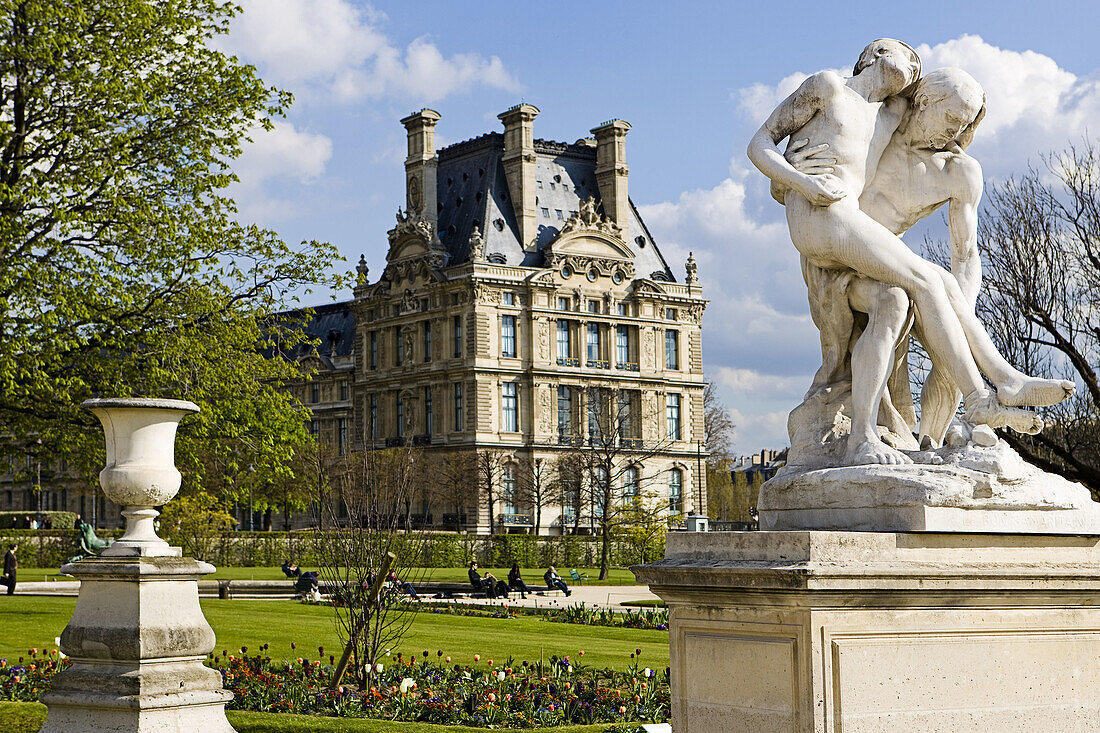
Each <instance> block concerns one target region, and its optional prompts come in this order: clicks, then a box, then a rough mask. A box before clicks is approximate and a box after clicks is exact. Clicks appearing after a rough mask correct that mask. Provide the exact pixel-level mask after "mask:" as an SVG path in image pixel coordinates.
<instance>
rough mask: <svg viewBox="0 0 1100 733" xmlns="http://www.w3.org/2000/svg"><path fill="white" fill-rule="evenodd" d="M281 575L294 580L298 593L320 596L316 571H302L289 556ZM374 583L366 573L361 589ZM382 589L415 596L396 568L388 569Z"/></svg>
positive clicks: (366, 588) (411, 596)
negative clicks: (388, 572)
mask: <svg viewBox="0 0 1100 733" xmlns="http://www.w3.org/2000/svg"><path fill="white" fill-rule="evenodd" d="M281 569H282V571H283V575H285V576H286V577H287V578H289V579H291V580H293V581H294V589H295V590H296V591H298V592H299V593H302V594H303V595H306V596H312V597H315V598H318V597H319V596H320V588H319V583H318V579H317V572H316V571H313V570H308V571H306V572H302V569H301V568H299V567H298V564H297V563H292V562H291V561H290V559H289V558H286V559H284V560H283V564H282V566H281ZM373 585H374V574H373V573H368V574H367V578H366V579H365V581H364V582H363V586H364V588H363V590H364V591H367V590H369V589H370V588H371V587H372V586H373ZM383 590H391V591H392V592H395V593H405V594H407V595H408V596H409V597H410V598H413V599H414V600H415V599H416V598H417V594H416V589H415V588H413V586H412V583H408V582H405V581H404V580H402V579H401V578H400V577H398V575H397V571H396V570H392V571H390V574H389V575H387V576H386V583H385V587H384V588H383Z"/></svg>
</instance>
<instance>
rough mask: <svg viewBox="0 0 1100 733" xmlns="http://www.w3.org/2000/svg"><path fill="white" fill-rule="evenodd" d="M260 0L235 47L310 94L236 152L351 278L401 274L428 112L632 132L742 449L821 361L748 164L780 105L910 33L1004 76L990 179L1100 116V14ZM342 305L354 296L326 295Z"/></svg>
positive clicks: (444, 125)
mask: <svg viewBox="0 0 1100 733" xmlns="http://www.w3.org/2000/svg"><path fill="white" fill-rule="evenodd" d="M238 2H239V3H240V4H241V5H242V7H243V13H242V14H241V15H240V16H238V17H237V18H236V19H235V20H234V22H233V24H232V27H231V32H230V34H229V35H228V36H227V37H223V38H221V39H219V40H218V41H217V43H218V45H219V46H220V47H222V48H223V49H224V50H226V51H228V52H230V53H233V54H235V55H237V56H238V57H239V58H240V59H241V60H242V61H244V62H246V63H250V64H253V65H255V66H256V67H257V68H258V70H259V73H260V76H261V77H262V78H263V79H264V80H265V81H266V82H268V83H269V84H273V85H275V86H277V87H279V88H280V89H284V90H287V91H289V92H291V93H293V95H294V104H293V105H292V106H291V107H290V109H289V110H288V113H287V115H286V118H285V119H281V120H278V121H277V123H276V126H275V129H274V131H273V132H263V131H260V130H257V131H256V133H255V134H254V135H253V143H252V144H251V145H249V146H248V147H247V148H246V150H245V151H244V153H243V155H242V156H241V157H240V158H239V159H238V160H237V161H235V163H234V169H235V172H236V173H237V175H238V176H239V178H240V182H239V183H237V184H234V186H233V190H232V195H234V196H235V198H236V199H237V201H238V205H239V207H240V216H241V218H242V219H243V220H247V221H250V222H255V223H258V224H260V225H263V226H265V227H268V228H271V229H274V230H276V231H277V232H279V234H280V235H282V237H283V238H284V239H286V240H288V241H301V240H314V239H315V240H320V241H328V242H332V243H333V244H335V245H336V246H337V248H338V249H339V250H340V252H341V253H342V254H343V256H344V257H345V258H346V259H347V262H346V263H340V266H341V267H343V268H347V269H350V268H351V267H352V266H353V264H354V263H355V262H357V261H358V259H359V256H360V255H361V254H362V255H364V256H365V257H366V259H367V262H368V265H369V266H370V267H371V271H372V275H373V277H377V275H378V274H379V273H381V270H382V268H383V266H384V264H385V255H386V248H387V242H386V231H387V230H389V229H390V228H392V226H393V220H394V219H393V217H394V213H395V212H396V210H397V208H398V206H400V205H402V204H403V203H404V173H403V162H404V156H405V130H404V128H403V127H402V126H401V124H400V123H399V120H400V119H401V118H402V117H404V116H406V115H407V114H409V113H410V112H412V111H414V110H418V109H420V108H422V107H425V106H429V107H431V108H433V109H435V110H437V111H438V112H440V113H441V114H442V120H441V121H440V123H439V125H438V127H437V128H436V145H437V148H438V147H443V146H445V145H449V144H451V143H455V142H459V141H461V140H465V139H468V138H471V137H475V136H477V135H481V134H483V133H485V132H490V131H499V130H501V126H500V122H499V121H498V120H497V117H496V116H497V114H499V113H500V112H502V111H504V110H505V109H507V108H508V107H510V106H512V105H514V104H518V103H520V102H528V103H530V104H534V105H535V106H537V107H538V108H539V109H540V110H541V113H540V114H539V116H538V118H537V119H536V120H535V135H536V137H541V138H545V139H550V140H559V141H564V142H573V141H575V140H577V139H579V138H582V137H585V136H588V135H589V130H590V129H591V128H593V127H595V126H596V125H599V124H600V123H602V122H604V121H605V120H608V119H613V118H620V119H624V120H627V121H628V122H630V124H631V125H632V130H631V131H630V133H629V135H628V137H627V139H626V142H627V152H626V155H627V162H628V163H629V165H630V183H629V185H630V196H631V199H632V200H633V201H634V203H635V205H637V206H638V208H639V210H640V212H641V215H642V218H643V220H644V221H645V222H646V224H647V226H648V227H649V229H650V231H651V232H652V234H653V236H654V238H655V240H656V242H657V244H658V246H659V247H660V249H661V251H662V253H663V254H664V255H665V258H666V260H667V261H668V262H669V264H670V266H671V267H672V269H673V272H674V273H675V274H676V276H677V278H678V279H682V277H683V272H684V269H683V263H684V261H685V259H686V258H687V256H688V252H689V251H690V252H694V254H695V257H696V259H697V260H698V262H699V276H700V279H701V281H702V284H703V286H704V294H705V296H706V297H707V298H709V299H710V301H711V302H710V305H709V307H708V309H707V312H706V315H705V317H704V320H703V326H704V345H703V350H704V353H703V363H704V369H705V372H706V374H707V376H708V378H710V379H711V380H713V381H715V382H716V383H717V384H718V386H719V394H720V396H721V398H722V400H723V402H724V403H725V405H726V406H727V407H728V408H729V409H730V412H731V413H732V415H733V418H734V422H735V423H736V426H737V427H736V434H735V438H734V443H735V445H734V453H735V454H748V453H752V452H758V451H759V450H761V449H763V448H782V447H783V446H785V445H787V435H786V419H787V413H788V412H789V411H790V410H791V409H792V408H793V407H794V406H795V405H797V404H798V402H800V401H801V398H802V395H803V394H804V393H805V391H806V389H807V388H808V387H809V384H810V379H811V377H812V375H813V373H814V371H816V369H817V367H818V366H819V365H820V363H821V353H820V346H819V341H818V337H817V331H816V329H815V328H814V326H813V324H812V322H811V321H810V317H809V310H808V306H807V301H806V287H805V284H804V283H803V282H802V276H801V272H800V269H799V264H798V257H797V253H796V252H795V249H794V246H793V245H792V244H791V243H790V239H789V238H788V235H787V231H786V225H785V223H784V220H783V218H782V217H783V210H782V207H780V206H779V205H778V204H776V203H775V202H774V201H772V200H771V198H770V196H769V195H768V187H767V181H766V179H765V178H764V177H763V176H761V175H760V174H759V173H757V172H756V171H755V169H753V168H752V166H751V164H750V163H749V162H748V160H747V158H746V157H745V153H744V151H745V147H746V145H747V144H748V141H749V138H750V137H751V136H752V134H753V133H754V132H755V130H756V129H757V128H758V127H759V125H760V123H761V122H762V121H763V119H764V118H765V117H767V115H768V113H769V112H770V111H771V109H772V108H773V107H774V106H775V104H776V103H777V102H778V101H779V100H781V99H782V98H783V97H784V96H786V95H787V94H789V93H790V92H791V91H793V90H794V89H795V88H796V87H797V86H798V84H799V83H800V82H801V81H802V80H803V79H804V78H805V77H806V76H807V75H808V74H811V73H813V72H815V71H819V70H821V69H836V70H845V69H850V68H851V66H852V64H853V63H854V62H855V60H856V57H857V56H858V55H859V51H860V50H861V49H862V48H863V47H864V46H865V45H866V44H867V43H868V42H870V41H871V40H874V39H875V38H880V37H893V38H899V39H901V40H904V41H906V42H907V43H909V44H910V45H912V46H913V47H915V48H916V49H917V51H918V53H919V54H920V55H921V57H922V60H923V63H924V69H925V70H931V69H934V68H939V67H942V66H957V67H960V68H963V69H965V70H966V71H968V72H970V74H971V75H973V76H974V77H975V78H976V79H977V80H978V81H979V82H980V83H981V84H982V86H983V87H984V88H985V90H986V96H987V115H986V117H985V119H984V120H983V122H982V123H981V126H980V127H979V128H978V131H977V136H976V138H975V141H974V144H973V145H972V147H971V148H970V153H971V154H972V155H974V157H976V158H977V159H978V160H979V161H980V162H981V163H982V166H983V170H984V173H985V176H986V179H987V181H997V180H1003V179H1004V178H1007V177H1009V176H1011V175H1013V174H1014V173H1020V172H1023V171H1025V170H1026V169H1027V167H1028V166H1029V165H1033V164H1036V163H1038V162H1040V158H1041V156H1042V155H1043V154H1045V153H1048V152H1050V151H1052V150H1058V149H1062V148H1064V147H1066V146H1067V145H1068V144H1070V143H1073V142H1075V141H1080V140H1081V138H1082V136H1084V135H1086V134H1087V133H1088V132H1089V121H1090V120H1092V119H1100V56H1098V55H1097V53H1096V50H1095V49H1096V45H1095V40H1094V37H1095V29H1096V28H1097V27H1098V25H1100V23H1098V21H1100V4H1095V3H1084V2H1081V3H1069V2H1058V1H1056V0H1048V1H1045V2H1041V3H1037V2H1033V1H1029V2H1009V1H1005V0H1001V1H1000V2H984V1H976V2H969V3H962V2H924V3H921V4H919V5H917V4H913V5H910V4H908V3H861V4H860V3H852V2H845V3H828V2H797V1H791V0H788V2H785V3H783V4H771V3H762V2H711V3H704V2H690V1H688V2H683V1H682V2H677V3H669V2H652V1H650V0H635V1H634V2H615V1H613V0H603V1H602V2H587V3H579V2H567V1H565V0H559V1H558V2H555V3H525V2H516V1H515V0H512V1H511V2H496V1H493V0H482V1H481V2H477V3H459V2H453V0H418V1H417V2H408V1H407V0H405V1H402V2H378V3H375V4H368V3H365V2H360V1H359V0H238ZM848 73H850V72H848ZM926 234H927V235H929V236H946V225H945V223H944V220H943V216H942V214H941V213H940V212H937V213H936V214H934V215H933V216H932V217H930V218H929V220H928V223H927V224H926V225H925V226H923V227H921V228H919V229H917V230H914V231H913V232H911V233H910V235H907V237H906V241H907V242H908V243H909V245H910V246H911V247H914V248H915V249H918V250H919V248H920V246H921V241H922V239H923V237H924V236H925V235H926ZM332 298H335V299H340V300H343V299H347V298H350V292H341V293H314V294H312V295H310V296H308V297H307V298H305V299H304V301H303V302H304V303H305V304H306V305H319V304H321V303H324V302H327V300H331V299H332Z"/></svg>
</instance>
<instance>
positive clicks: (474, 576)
mask: <svg viewBox="0 0 1100 733" xmlns="http://www.w3.org/2000/svg"><path fill="white" fill-rule="evenodd" d="M468 575H469V577H470V585H471V586H472V587H473V589H474V590H483V591H485V595H486V597H488V598H507V597H508V594H509V593H511V592H512V591H519V594H520V597H521V598H524V599H526V598H527V594H528V593H531V592H532V591H531V589H530V588H528V587H527V584H526V583H525V582H523V577H522V575H521V574H520V571H519V563H513V564H512V569H511V570H509V571H508V580H507V581H503V580H497V578H496V576H494V575H493V574H492V573H490V572H489V571H488V570H486V571H485V574H484V575H482V574H481V573H480V572H479V571H478V568H477V563H476V562H472V563H470V570H469V573H468ZM542 578H543V580H545V581H546V587H547V588H548V589H550V590H560V591H562V592H563V593H565V595H567V596H570V595H572V594H573V591H571V590H569V586H568V585H567V584H566V583H565V581H564V580H562V579H561V576H560V575H558V571H557V570H555V569H554V566H553V565H551V566H550V567H549V568H547V570H546V572H545V573H543V576H542Z"/></svg>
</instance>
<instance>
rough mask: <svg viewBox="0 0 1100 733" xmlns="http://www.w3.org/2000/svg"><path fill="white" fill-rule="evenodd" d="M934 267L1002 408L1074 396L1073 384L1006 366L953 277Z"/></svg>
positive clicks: (979, 365)
mask: <svg viewBox="0 0 1100 733" xmlns="http://www.w3.org/2000/svg"><path fill="white" fill-rule="evenodd" d="M935 267H936V271H937V272H938V273H939V275H940V277H941V278H942V279H943V283H944V290H945V291H946V292H947V296H948V298H949V299H950V301H951V307H952V308H953V309H954V310H955V313H956V314H957V315H958V317H959V322H960V323H961V324H962V327H963V331H964V332H965V333H966V340H967V343H968V344H970V351H971V353H972V354H973V355H974V361H975V362H976V363H977V365H978V368H979V369H981V371H982V373H983V374H985V375H986V376H987V377H989V379H990V381H992V382H993V384H994V386H995V387H996V388H997V399H999V400H1000V401H1001V404H1003V405H1008V406H1013V407H1020V406H1023V405H1028V406H1031V407H1043V406H1046V405H1056V404H1058V403H1059V402H1061V401H1062V400H1064V399H1066V398H1067V397H1069V396H1070V395H1072V394H1073V391H1074V386H1073V382H1071V381H1069V380H1066V379H1042V378H1039V377H1030V376H1028V375H1026V374H1024V373H1023V372H1021V371H1020V370H1018V369H1016V368H1015V367H1014V366H1012V365H1011V364H1009V363H1008V361H1007V360H1006V359H1005V358H1004V357H1003V356H1001V352H999V351H998V350H997V346H996V344H994V343H993V339H991V338H990V337H989V333H988V332H987V331H986V330H985V326H984V325H983V324H982V322H981V321H979V320H978V317H977V316H976V315H974V309H973V306H972V305H971V304H970V302H969V301H968V300H967V299H966V296H965V295H963V292H962V289H961V288H959V283H958V281H957V280H956V279H955V276H954V275H952V274H951V273H950V272H948V271H947V270H945V269H943V268H942V267H939V266H935ZM956 404H957V403H956ZM922 414H923V413H922Z"/></svg>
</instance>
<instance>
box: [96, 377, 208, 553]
mask: <svg viewBox="0 0 1100 733" xmlns="http://www.w3.org/2000/svg"><path fill="white" fill-rule="evenodd" d="M82 406H83V407H84V408H85V409H87V410H89V411H91V412H92V413H94V414H95V416H96V417H98V418H99V421H100V422H101V423H102V424H103V431H104V433H105V434H106V438H107V466H106V468H104V469H103V470H102V471H101V472H100V474H99V483H100V485H101V486H102V487H103V493H104V494H105V495H106V496H107V498H108V499H110V500H111V501H113V502H115V503H116V504H120V505H122V506H123V507H125V508H124V509H123V511H122V514H123V516H124V517H126V532H125V533H124V534H123V535H122V537H120V538H119V539H118V541H117V542H115V543H114V544H113V545H112V546H111V547H109V548H107V549H105V550H104V551H103V553H102V554H103V555H104V556H107V557H113V556H125V555H141V556H146V557H149V556H154V557H155V556H164V555H172V554H176V553H175V552H173V551H172V549H171V548H170V547H169V546H168V543H167V542H165V541H164V540H162V539H161V538H160V537H158V536H157V533H156V530H155V528H154V526H153V520H154V519H155V518H156V517H157V515H158V514H159V512H157V510H156V509H154V507H157V506H162V505H164V504H166V503H168V502H169V501H170V500H171V499H172V497H174V496H175V495H176V492H178V491H179V489H180V482H181V476H180V472H179V471H178V470H176V464H175V453H176V427H177V426H178V425H179V422H180V420H182V419H183V418H184V417H185V416H187V415H190V414H192V413H195V412H198V411H199V407H198V405H196V404H194V403H193V402H188V401H186V400H163V399H145V398H136V397H135V398H112V399H94V400H88V401H86V402H84V403H83V405H82Z"/></svg>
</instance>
